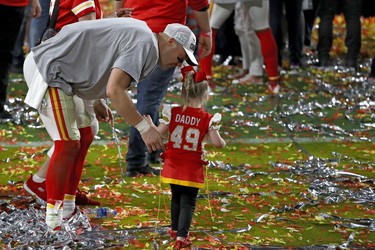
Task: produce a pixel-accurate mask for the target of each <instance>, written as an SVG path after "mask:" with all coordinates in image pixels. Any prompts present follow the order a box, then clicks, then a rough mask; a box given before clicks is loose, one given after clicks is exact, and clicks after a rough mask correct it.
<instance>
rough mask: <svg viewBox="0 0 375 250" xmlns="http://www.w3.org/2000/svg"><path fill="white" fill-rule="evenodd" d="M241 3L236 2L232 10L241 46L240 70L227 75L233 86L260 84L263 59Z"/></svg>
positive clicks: (257, 40) (256, 38)
mask: <svg viewBox="0 0 375 250" xmlns="http://www.w3.org/2000/svg"><path fill="white" fill-rule="evenodd" d="M247 18H249V16H248V14H247V13H246V8H245V6H244V5H243V3H242V2H237V3H236V6H235V9H234V30H235V32H236V34H237V36H238V39H239V41H240V45H241V54H242V70H241V71H240V72H239V73H238V74H236V75H229V76H228V78H230V79H233V80H232V83H233V84H238V83H239V84H246V83H262V82H263V57H262V52H261V48H260V43H259V39H258V37H257V35H256V34H255V31H254V29H253V28H252V26H251V25H250V24H251V22H250V21H248V20H247Z"/></svg>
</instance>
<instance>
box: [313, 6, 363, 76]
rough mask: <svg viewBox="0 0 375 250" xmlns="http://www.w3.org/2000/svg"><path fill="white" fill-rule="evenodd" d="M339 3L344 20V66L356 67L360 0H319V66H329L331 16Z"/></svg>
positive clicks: (359, 47) (359, 44) (331, 37)
mask: <svg viewBox="0 0 375 250" xmlns="http://www.w3.org/2000/svg"><path fill="white" fill-rule="evenodd" d="M339 4H341V7H342V10H343V13H344V17H345V21H346V38H345V45H346V47H347V49H348V50H347V53H346V55H345V66H346V67H349V68H353V69H355V70H357V69H358V56H359V52H360V49H361V41H362V39H361V20H360V18H361V13H362V7H361V6H362V5H361V4H362V1H359V0H358V1H353V0H342V1H339V0H320V1H319V5H318V15H319V17H320V24H319V29H318V45H317V51H318V59H319V66H323V67H326V66H330V65H331V62H330V56H329V53H330V51H331V47H332V41H333V34H332V26H333V23H332V22H333V18H334V17H335V15H336V13H337V11H338V7H339Z"/></svg>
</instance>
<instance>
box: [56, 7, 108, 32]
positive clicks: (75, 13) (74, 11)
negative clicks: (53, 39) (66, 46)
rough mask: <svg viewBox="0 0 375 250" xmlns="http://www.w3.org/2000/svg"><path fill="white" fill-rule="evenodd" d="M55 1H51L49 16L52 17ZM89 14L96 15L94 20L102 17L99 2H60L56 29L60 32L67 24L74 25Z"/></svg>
mask: <svg viewBox="0 0 375 250" xmlns="http://www.w3.org/2000/svg"><path fill="white" fill-rule="evenodd" d="M54 4H55V0H52V1H51V7H50V15H52V12H53V7H54ZM91 12H95V13H96V19H100V18H101V17H102V11H101V8H100V3H99V0H94V1H91V0H60V6H59V14H58V16H57V22H56V27H55V28H56V29H57V30H61V28H62V27H64V26H65V25H67V24H71V23H76V22H78V19H79V18H80V17H82V16H84V15H87V14H89V13H91Z"/></svg>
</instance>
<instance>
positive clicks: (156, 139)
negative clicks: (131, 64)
mask: <svg viewBox="0 0 375 250" xmlns="http://www.w3.org/2000/svg"><path fill="white" fill-rule="evenodd" d="M131 81H132V78H131V77H130V76H129V75H128V74H127V73H125V72H124V71H122V70H120V69H117V68H114V69H112V71H111V75H110V76H109V80H108V84H107V89H106V94H107V96H108V97H109V99H110V100H111V104H112V106H113V107H114V108H115V109H116V110H117V113H118V114H119V115H120V116H122V117H123V118H124V119H125V121H126V122H127V123H128V124H130V125H132V126H134V127H136V128H137V129H138V131H139V132H140V133H141V136H142V139H143V141H144V142H145V144H146V146H147V149H148V150H149V152H151V151H156V150H164V144H163V140H162V137H161V135H160V133H159V132H158V131H157V130H156V129H155V128H152V127H151V126H150V125H148V123H147V121H146V120H144V118H143V117H142V116H141V114H140V113H139V112H138V111H137V109H136V108H135V105H134V103H133V101H132V99H131V98H130V96H129V94H128V92H127V88H128V87H129V86H130V84H131Z"/></svg>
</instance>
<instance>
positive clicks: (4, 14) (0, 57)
mask: <svg viewBox="0 0 375 250" xmlns="http://www.w3.org/2000/svg"><path fill="white" fill-rule="evenodd" d="M28 4H29V0H17V1H15V0H0V44H1V46H0V121H1V122H4V121H5V122H7V121H9V120H12V119H13V117H12V115H11V114H10V113H9V112H8V111H7V110H6V109H5V105H6V101H7V88H8V78H9V70H10V67H11V65H12V59H13V49H14V46H15V42H16V39H17V36H18V33H19V32H18V31H19V30H20V26H21V24H22V19H23V16H24V12H25V8H26V7H27V6H28ZM41 11H42V10H41V7H40V3H39V1H38V0H31V15H32V17H39V16H40V13H41Z"/></svg>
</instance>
